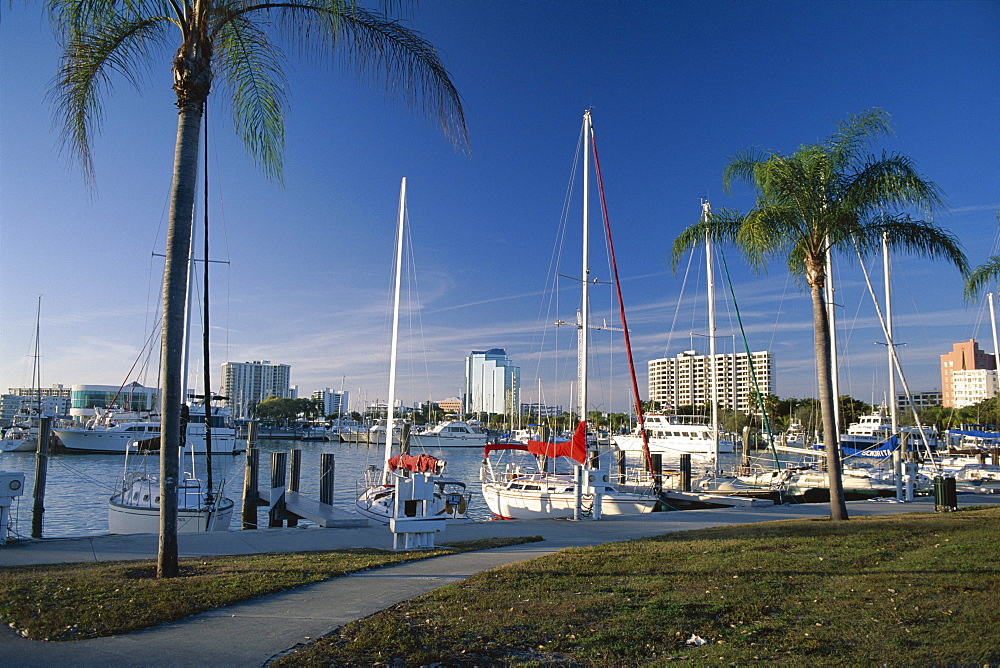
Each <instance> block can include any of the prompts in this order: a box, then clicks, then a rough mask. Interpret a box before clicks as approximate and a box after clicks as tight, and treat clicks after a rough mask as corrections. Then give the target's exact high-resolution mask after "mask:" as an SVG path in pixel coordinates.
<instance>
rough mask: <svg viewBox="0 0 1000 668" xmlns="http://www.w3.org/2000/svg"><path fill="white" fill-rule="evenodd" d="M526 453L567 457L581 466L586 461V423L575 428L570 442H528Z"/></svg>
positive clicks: (581, 423)
mask: <svg viewBox="0 0 1000 668" xmlns="http://www.w3.org/2000/svg"><path fill="white" fill-rule="evenodd" d="M528 452H530V453H531V454H533V455H545V456H546V457H569V458H570V459H574V460H576V461H578V462H580V463H581V464H583V463H584V462H586V461H587V423H586V421H582V422H580V424H578V425H577V426H576V432H575V433H574V434H573V438H572V440H569V441H560V442H559V443H546V442H544V441H528Z"/></svg>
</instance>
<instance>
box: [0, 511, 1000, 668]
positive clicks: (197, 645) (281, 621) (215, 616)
mask: <svg viewBox="0 0 1000 668" xmlns="http://www.w3.org/2000/svg"><path fill="white" fill-rule="evenodd" d="M960 501H961V503H962V505H973V504H991V503H997V501H998V499H997V498H996V497H989V496H984V497H972V496H965V495H963V496H962V497H961V499H960ZM848 508H849V511H850V513H851V515H852V516H861V515H881V514H892V513H901V512H933V511H934V502H933V500H931V499H921V500H918V501H915V502H913V503H906V504H903V503H895V502H890V501H863V502H850V503H849V504H848ZM828 510H829V507H828V506H827V505H826V504H809V505H795V506H789V505H785V506H775V507H770V508H747V509H739V510H732V509H723V510H688V511H683V512H667V513H655V514H651V515H644V516H639V517H633V518H622V517H613V518H606V519H604V520H602V521H600V522H590V521H581V522H571V521H560V520H533V521H508V522H470V523H466V524H461V525H458V524H455V525H450V526H449V527H448V529H447V531H445V532H444V533H443V534H439V535H438V539H437V542H439V543H442V542H448V541H461V540H472V539H475V538H485V537H492V536H542V537H543V539H544V540H542V541H541V542H536V543H529V544H526V545H517V546H512V547H507V548H499V549H495V550H486V551H482V552H466V553H463V554H455V555H448V556H443V557H435V558H433V559H425V560H421V561H415V562H409V563H404V564H399V565H396V566H390V567H387V568H380V569H375V570H371V571H366V572H362V573H357V574H354V575H348V576H345V577H340V578H335V579H332V580H327V581H325V582H319V583H316V584H313V585H307V586H304V587H299V588H297V589H294V590H290V591H287V592H282V593H279V594H273V595H270V596H263V597H260V598H257V599H254V600H252V601H247V602H245V603H240V604H237V605H234V606H230V607H227V608H221V609H218V610H213V611H211V612H206V613H203V614H200V615H196V616H193V617H189V618H187V619H184V620H182V621H179V622H174V623H170V624H164V625H161V626H158V627H155V628H152V629H147V630H144V631H138V632H136V633H130V634H127V635H122V636H113V637H109V638H95V639H92V640H81V641H76V642H41V641H35V640H27V639H24V638H22V637H20V636H18V635H17V634H16V633H14V632H13V631H12V630H11V629H9V628H3V629H0V657H3V658H2V660H0V663H2V664H3V665H9V666H52V665H56V664H59V663H62V664H63V665H73V666H108V665H114V666H206V665H211V666H260V665H262V664H264V663H266V662H267V661H268V660H269V659H271V658H272V657H274V656H275V655H277V654H280V653H282V652H284V651H286V650H288V649H290V648H293V647H295V646H297V645H299V644H302V643H307V642H309V641H310V640H311V639H313V638H316V637H318V636H321V635H324V634H326V633H330V632H331V631H333V630H335V629H336V628H338V627H340V626H342V625H343V624H345V623H347V622H350V621H353V620H355V619H360V618H362V617H366V616H368V615H371V614H373V613H375V612H377V611H379V610H382V609H385V608H387V607H389V606H391V605H393V604H395V603H397V602H399V601H403V600H407V599H411V598H414V597H416V596H419V595H421V594H423V593H426V592H428V591H431V590H433V589H436V588H438V587H441V586H443V585H446V584H450V583H453V582H458V581H460V580H462V579H464V578H467V577H469V576H470V575H473V574H475V573H479V572H482V571H485V570H489V569H491V568H495V567H498V566H502V565H504V564H509V563H513V562H517V561H524V560H527V559H532V558H535V557H538V556H542V555H545V554H551V553H553V552H556V551H558V550H560V549H562V548H565V547H572V546H585V545H594V544H598V543H604V542H609V541H617V540H629V539H633V538H639V537H644V536H655V535H660V534H664V533H670V532H675V531H686V530H689V529H699V528H703V527H710V526H721V525H728V524H744V523H750V522H765V521H772V520H784V519H807V518H821V517H828ZM156 544H157V539H156V536H153V535H140V536H98V537H92V538H73V539H55V540H42V541H12V542H9V543H8V544H7V546H6V547H3V548H0V566H13V565H20V564H29V563H36V564H37V563H59V562H68V561H113V560H120V559H149V558H155V555H156ZM391 544H392V537H391V534H390V533H389V531H388V529H386V528H385V527H368V528H358V529H320V528H317V527H309V528H294V529H264V530H257V531H233V532H229V533H226V534H222V535H214V534H183V535H181V536H180V543H179V550H180V553H181V556H184V557H193V556H205V555H215V554H249V553H258V552H292V551H296V552H298V551H310V550H332V549H338V548H344V547H381V548H389V547H391Z"/></svg>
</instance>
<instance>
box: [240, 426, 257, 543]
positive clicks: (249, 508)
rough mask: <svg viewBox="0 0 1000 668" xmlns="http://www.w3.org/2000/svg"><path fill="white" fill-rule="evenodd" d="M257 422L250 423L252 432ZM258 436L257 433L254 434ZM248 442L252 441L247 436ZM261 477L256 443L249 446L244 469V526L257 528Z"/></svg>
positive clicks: (254, 430)
mask: <svg viewBox="0 0 1000 668" xmlns="http://www.w3.org/2000/svg"><path fill="white" fill-rule="evenodd" d="M255 425H256V423H255V422H251V423H250V428H251V431H252V432H256V429H254V426H255ZM254 435H255V436H256V434H254ZM247 443H248V444H251V443H252V441H251V440H250V439H249V438H247ZM259 478H260V450H259V449H258V448H257V447H256V446H255V445H248V446H247V463H246V466H245V467H244V469H243V528H244V529H256V528H257V506H259V505H260V492H259V490H258V485H259Z"/></svg>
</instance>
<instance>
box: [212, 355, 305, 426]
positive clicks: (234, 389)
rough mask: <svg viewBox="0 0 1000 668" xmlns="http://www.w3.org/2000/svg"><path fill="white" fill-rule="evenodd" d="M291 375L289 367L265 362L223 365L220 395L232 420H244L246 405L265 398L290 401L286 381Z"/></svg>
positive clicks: (289, 392) (290, 396) (290, 397)
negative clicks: (224, 399)
mask: <svg viewBox="0 0 1000 668" xmlns="http://www.w3.org/2000/svg"><path fill="white" fill-rule="evenodd" d="M291 372H292V367H291V366H290V365H288V364H272V363H271V362H270V361H268V360H263V361H256V362H226V363H225V364H223V365H222V395H223V396H224V397H226V403H227V405H228V406H229V407H230V408H231V409H232V411H233V417H237V418H243V417H248V415H249V407H250V405H251V404H258V403H260V402H261V401H264V399H267V398H268V397H276V398H278V399H292V398H294V397H293V394H292V390H291V386H290V384H289V382H288V381H289V378H290V377H291Z"/></svg>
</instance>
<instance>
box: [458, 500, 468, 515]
mask: <svg viewBox="0 0 1000 668" xmlns="http://www.w3.org/2000/svg"><path fill="white" fill-rule="evenodd" d="M468 509H469V501H468V499H466V498H465V497H464V496H463V497H462V498H461V499H459V501H458V514H459V515H464V514H465V511H466V510H468Z"/></svg>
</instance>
